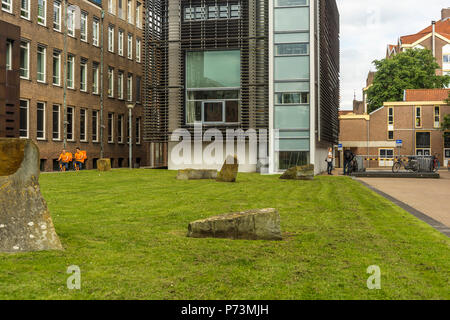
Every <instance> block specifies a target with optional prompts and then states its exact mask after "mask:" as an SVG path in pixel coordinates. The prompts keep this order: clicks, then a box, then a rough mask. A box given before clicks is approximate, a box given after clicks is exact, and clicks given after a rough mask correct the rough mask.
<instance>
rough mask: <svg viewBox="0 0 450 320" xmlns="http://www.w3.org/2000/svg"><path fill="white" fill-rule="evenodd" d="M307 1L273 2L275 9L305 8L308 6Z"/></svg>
mask: <svg viewBox="0 0 450 320" xmlns="http://www.w3.org/2000/svg"><path fill="white" fill-rule="evenodd" d="M308 2H309V1H308V0H275V6H277V7H293V6H305V5H308Z"/></svg>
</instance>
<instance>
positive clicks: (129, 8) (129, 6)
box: [127, 0, 134, 24]
mask: <svg viewBox="0 0 450 320" xmlns="http://www.w3.org/2000/svg"><path fill="white" fill-rule="evenodd" d="M127 21H128V23H129V24H134V21H133V2H132V1H131V0H128V1H127Z"/></svg>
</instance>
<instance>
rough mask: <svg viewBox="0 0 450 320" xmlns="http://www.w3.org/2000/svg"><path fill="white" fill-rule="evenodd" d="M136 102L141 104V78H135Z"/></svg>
mask: <svg viewBox="0 0 450 320" xmlns="http://www.w3.org/2000/svg"><path fill="white" fill-rule="evenodd" d="M136 102H137V103H140V102H141V77H136Z"/></svg>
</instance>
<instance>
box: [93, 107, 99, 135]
mask: <svg viewBox="0 0 450 320" xmlns="http://www.w3.org/2000/svg"><path fill="white" fill-rule="evenodd" d="M92 141H93V142H98V111H97V110H93V111H92Z"/></svg>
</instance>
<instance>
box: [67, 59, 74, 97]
mask: <svg viewBox="0 0 450 320" xmlns="http://www.w3.org/2000/svg"><path fill="white" fill-rule="evenodd" d="M74 68H75V57H74V56H72V55H69V56H67V88H70V89H73V88H75V84H74V81H73V74H74Z"/></svg>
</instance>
